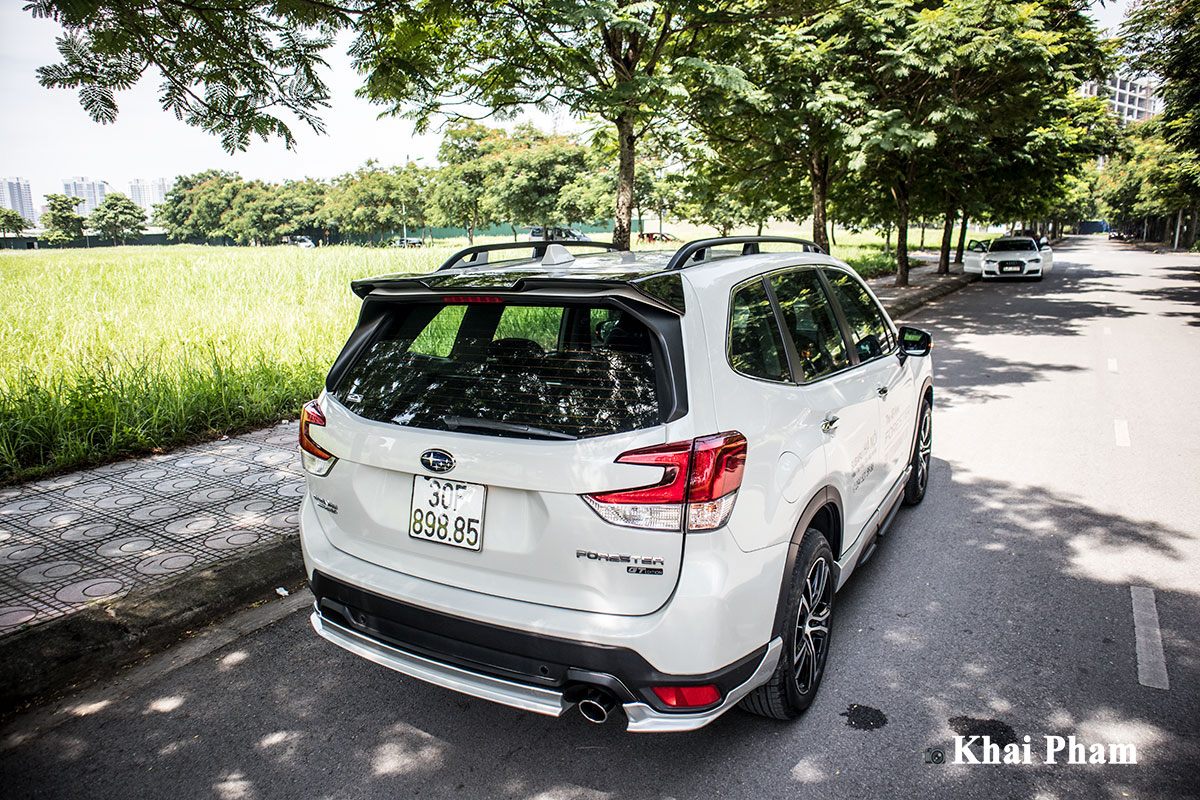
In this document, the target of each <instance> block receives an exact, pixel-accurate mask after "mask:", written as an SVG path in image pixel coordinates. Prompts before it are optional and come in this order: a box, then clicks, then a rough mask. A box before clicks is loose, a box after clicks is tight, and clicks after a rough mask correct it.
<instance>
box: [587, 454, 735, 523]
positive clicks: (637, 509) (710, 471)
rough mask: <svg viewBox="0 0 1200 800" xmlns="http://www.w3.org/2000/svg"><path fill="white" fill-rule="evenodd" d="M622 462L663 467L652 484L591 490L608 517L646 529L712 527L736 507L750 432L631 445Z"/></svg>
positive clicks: (589, 499) (598, 509) (590, 497)
mask: <svg viewBox="0 0 1200 800" xmlns="http://www.w3.org/2000/svg"><path fill="white" fill-rule="evenodd" d="M616 463H618V464H640V465H644V466H655V467H662V468H663V476H662V480H660V481H659V482H658V483H656V484H652V485H650V486H640V487H638V488H635V489H625V490H622V491H616V492H601V493H598V494H586V495H584V496H583V499H584V500H585V501H587V504H588V505H590V506H591V507H592V508H593V509H594V510H595V511H596V513H597V514H599V515H600V516H601V517H602V518H603V519H604V520H605V521H606V522H611V523H612V524H614V525H622V526H624V527H627V528H644V529H646V530H659V531H678V530H680V529H683V528H685V526H686V530H688V531H710V530H714V529H716V528H719V527H721V526H722V525H724V524H725V523H726V521H727V520H728V519H729V515H730V514H731V513H732V512H733V504H734V502H735V501H736V500H737V490H738V487H740V486H741V485H742V473H743V471H744V470H745V466H746V437H745V436H742V434H740V433H738V432H737V431H729V432H727V433H717V434H714V435H712V436H701V437H699V438H696V439H692V440H691V441H687V442H673V443H671V444H663V445H656V446H654V447H646V448H642V449H640V450H630V451H629V452H627V453H622V454H621V455H619V456H617V459H616Z"/></svg>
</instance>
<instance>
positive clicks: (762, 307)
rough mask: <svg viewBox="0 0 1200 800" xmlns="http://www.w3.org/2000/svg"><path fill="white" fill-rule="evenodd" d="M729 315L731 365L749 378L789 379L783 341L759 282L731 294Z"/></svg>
mask: <svg viewBox="0 0 1200 800" xmlns="http://www.w3.org/2000/svg"><path fill="white" fill-rule="evenodd" d="M729 316H730V320H729V363H730V365H731V366H732V367H733V368H734V369H735V370H737V371H738V372H740V373H742V374H743V375H749V376H750V377H752V378H762V379H764V380H768V381H787V380H789V379H790V377H791V376H790V375H789V373H788V367H787V357H786V356H785V355H784V352H783V340H782V339H781V338H780V335H779V327H778V326H777V325H776V324H775V312H774V310H772V308H771V301H770V299H769V298H768V297H767V290H766V289H765V288H764V287H763V283H762V281H761V280H756V281H754V282H753V283H749V284H746V285H745V286H743V287H741V288H740V289H738V290H736V291H735V292H734V294H733V300H732V302H731V304H730V315H729Z"/></svg>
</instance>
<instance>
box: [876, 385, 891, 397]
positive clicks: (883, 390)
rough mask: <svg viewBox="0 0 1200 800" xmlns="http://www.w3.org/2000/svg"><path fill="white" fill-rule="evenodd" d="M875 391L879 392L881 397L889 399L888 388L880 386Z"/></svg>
mask: <svg viewBox="0 0 1200 800" xmlns="http://www.w3.org/2000/svg"><path fill="white" fill-rule="evenodd" d="M875 391H877V392H879V396H880V397H887V392H888V388H887V387H886V386H880V387H879V388H878V389H876V390H875Z"/></svg>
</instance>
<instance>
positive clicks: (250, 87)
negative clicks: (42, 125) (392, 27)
mask: <svg viewBox="0 0 1200 800" xmlns="http://www.w3.org/2000/svg"><path fill="white" fill-rule="evenodd" d="M353 5H359V4H358V3H353ZM382 5H391V4H382ZM27 8H28V9H29V10H31V11H32V13H33V15H34V16H36V17H48V18H51V19H54V20H56V21H57V22H58V23H59V24H61V25H62V26H63V28H64V29H65V31H66V33H65V35H63V36H60V37H59V38H58V40H57V43H58V52H59V56H60V58H61V59H62V61H61V62H60V63H58V64H53V65H51V66H46V67H41V68H40V69H39V70H38V79H39V81H40V82H41V84H42V85H43V86H46V87H54V88H63V89H77V90H78V91H79V101H80V103H81V104H82V105H83V107H84V109H85V110H86V111H87V112H88V114H90V115H91V117H92V119H94V120H96V121H97V122H100V123H105V124H107V123H110V122H113V121H114V120H116V118H117V102H116V93H117V92H118V91H121V90H124V89H128V88H130V87H132V86H133V85H134V84H135V83H137V82H138V80H140V79H141V77H142V76H143V74H145V73H146V72H148V71H149V72H155V73H160V74H161V75H162V76H163V80H162V83H161V84H160V89H159V98H160V102H161V103H162V107H163V109H164V110H167V111H170V112H172V113H173V114H174V115H175V116H176V117H178V118H179V119H182V120H184V121H185V122H187V123H188V124H189V125H195V126H197V127H200V128H203V129H204V130H206V131H208V132H210V133H213V134H216V135H217V136H219V137H220V139H221V144H222V146H223V147H224V148H225V149H226V150H228V151H230V152H233V151H235V150H244V149H245V148H246V146H247V145H248V144H249V143H250V139H251V137H254V136H257V137H259V138H261V139H263V140H267V139H269V138H272V137H279V138H281V139H283V141H284V143H285V144H287V146H288V147H292V146H293V145H294V144H295V139H294V137H293V135H292V132H291V130H290V128H289V127H288V125H287V124H286V123H285V122H284V121H283V119H282V116H283V114H280V112H281V111H282V112H284V113H285V114H287V115H292V116H295V117H296V118H298V119H299V120H300V121H301V122H303V123H305V124H306V125H308V126H309V127H311V128H312V129H314V130H316V131H318V132H322V131H324V125H323V123H322V122H321V120H320V117H318V116H317V113H318V112H319V111H320V110H321V109H323V108H325V107H326V106H328V102H327V100H328V90H327V88H326V86H325V84H324V82H323V81H322V80H321V78H320V76H319V75H318V70H319V68H321V67H324V66H326V64H325V61H324V59H323V57H322V55H321V54H322V52H323V51H324V50H325V49H327V48H328V47H329V46H330V45H331V44H332V43H333V35H334V33H335V32H336V31H337V30H338V29H339V28H343V27H346V26H348V25H349V24H350V22H351V17H350V15H349V13H348V12H349V11H350V10H351V9H350V8H347V9H345V10H342V9H339V8H336V7H335V6H333V5H325V4H322V3H306V2H264V1H262V0H251V2H225V0H221V1H220V2H213V3H206V4H204V6H203V8H198V7H196V6H194V5H193V4H191V3H185V2H179V1H178V0H168V1H167V2H160V3H129V2H126V1H125V0H91V2H85V3H80V2H76V1H75V0H34V2H31V3H30V4H29V5H28V6H27Z"/></svg>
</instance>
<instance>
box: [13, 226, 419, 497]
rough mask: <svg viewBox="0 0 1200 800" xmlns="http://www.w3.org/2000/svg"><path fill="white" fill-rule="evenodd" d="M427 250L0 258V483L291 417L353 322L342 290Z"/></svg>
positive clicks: (415, 261) (74, 253)
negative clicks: (0, 288) (1, 290)
mask: <svg viewBox="0 0 1200 800" xmlns="http://www.w3.org/2000/svg"><path fill="white" fill-rule="evenodd" d="M440 255H443V253H441V252H437V251H421V250H415V249H414V250H397V249H393V250H373V249H364V248H349V247H346V248H342V247H333V248H317V249H313V250H302V249H299V248H289V247H273V248H206V247H189V246H174V247H126V248H97V249H94V250H63V251H51V250H42V251H37V252H4V253H0V278H2V279H3V285H4V287H5V292H4V295H3V297H2V299H0V480H12V479H22V478H28V477H33V476H36V475H38V474H42V473H45V472H49V471H57V470H62V469H65V468H68V467H73V466H79V465H84V464H89V463H96V462H100V461H105V460H110V459H112V458H116V457H120V456H123V455H128V454H133V453H142V452H148V451H152V450H154V449H157V448H162V447H168V446H171V445H177V444H182V443H184V442H189V441H195V440H197V439H202V438H205V437H209V436H213V435H217V434H220V433H223V432H228V431H232V430H237V429H241V428H246V427H249V426H253V425H260V424H264V423H267V422H270V421H273V420H278V419H281V418H284V417H288V416H294V415H295V413H296V409H297V407H298V406H299V405H300V404H301V403H302V402H303V401H304V400H305V399H307V398H310V397H312V396H314V395H315V394H316V393H317V392H318V391H319V389H320V385H321V380H322V377H323V375H324V373H325V371H326V370H327V369H328V366H329V363H330V362H331V361H332V359H333V357H334V356H335V355H336V354H337V351H338V349H339V348H340V346H341V344H342V342H343V341H344V340H345V337H346V335H347V334H348V333H349V331H350V329H351V327H352V326H353V324H354V320H355V316H356V311H357V307H358V298H356V297H354V296H353V295H352V293H351V292H350V288H349V282H350V281H351V280H353V279H354V278H359V277H364V276H366V275H371V274H377V273H381V272H392V271H425V270H428V269H431V268H432V267H433V266H435V265H436V263H437V260H438V257H439V256H440Z"/></svg>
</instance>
